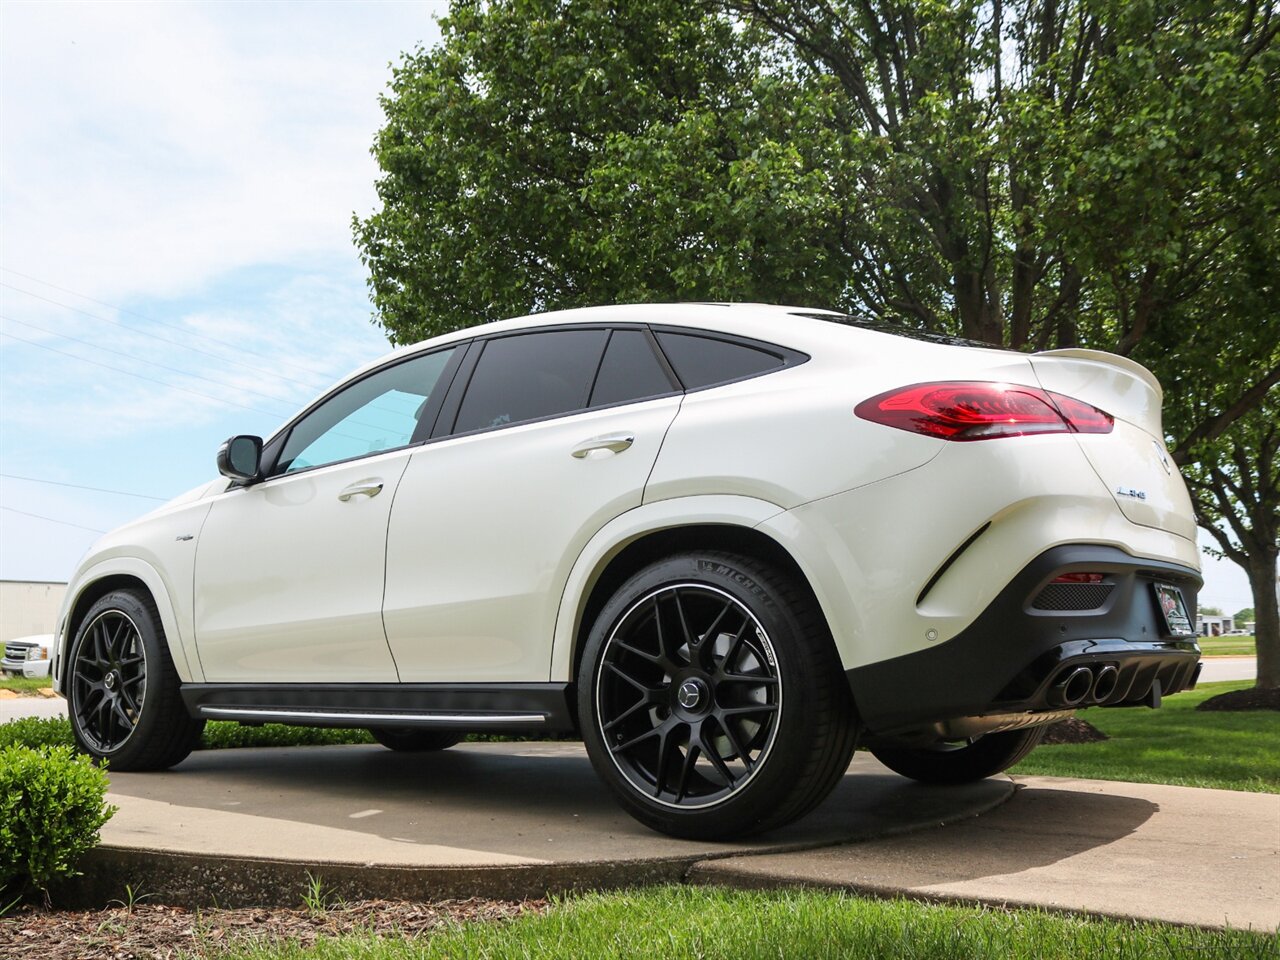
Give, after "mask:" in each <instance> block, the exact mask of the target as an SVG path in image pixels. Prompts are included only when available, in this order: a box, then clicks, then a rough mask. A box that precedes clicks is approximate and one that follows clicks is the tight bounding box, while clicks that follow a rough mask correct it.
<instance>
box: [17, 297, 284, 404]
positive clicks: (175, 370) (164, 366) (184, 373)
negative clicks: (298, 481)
mask: <svg viewBox="0 0 1280 960" xmlns="http://www.w3.org/2000/svg"><path fill="white" fill-rule="evenodd" d="M0 320H8V321H9V322H10V323H20V324H22V326H24V327H30V328H31V329H32V330H39V331H40V332H41V333H48V334H52V335H53V336H55V337H61V338H62V339H64V340H72V341H74V342H75V343H81V344H84V345H85V346H86V347H92V348H93V349H94V350H100V351H102V352H103V353H111V354H114V355H115V356H117V357H124V358H125V359H126V360H134V361H136V362H138V363H145V364H146V365H147V366H150V367H159V368H160V369H161V370H168V371H169V372H170V373H177V374H181V375H182V376H184V377H192V378H193V379H196V380H203V381H204V382H205V383H212V384H213V385H214V386H215V387H224V388H225V389H227V390H236V391H238V392H240V393H252V394H253V395H254V396H255V397H262V399H264V400H270V401H271V402H272V403H288V402H289V401H288V400H283V399H281V398H280V397H273V396H271V395H270V394H267V393H262V392H261V391H260V390H252V389H250V388H249V387H238V386H236V385H235V384H231V383H227V382H225V381H223V380H214V379H213V378H211V377H205V376H201V375H200V374H198V373H192V372H191V371H190V370H183V369H182V368H180V367H170V366H168V365H167V364H163V363H158V362H156V361H155V360H147V359H145V358H143V357H139V356H135V355H134V354H132V353H125V352H123V351H121V350H112V349H111V348H110V347H104V346H102V345H101V344H97V343H93V342H92V341H89V340H81V339H80V338H79V337H73V336H71V334H69V333H59V332H58V331H57V330H50V329H49V328H48V327H41V326H39V325H37V324H34V323H28V322H27V321H26V320H19V319H18V318H17V317H11V316H9V315H8V314H4V313H0ZM143 336H145V334H143ZM277 416H280V417H285V416H288V414H285V413H280V414H277Z"/></svg>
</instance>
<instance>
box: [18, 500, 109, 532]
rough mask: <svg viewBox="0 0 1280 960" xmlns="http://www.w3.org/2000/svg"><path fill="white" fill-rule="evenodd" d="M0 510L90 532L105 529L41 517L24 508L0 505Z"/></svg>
mask: <svg viewBox="0 0 1280 960" xmlns="http://www.w3.org/2000/svg"><path fill="white" fill-rule="evenodd" d="M0 510H7V511H9V513H20V514H22V516H24V517H35V518H36V519H37V520H47V521H48V522H49V523H60V524H62V525H63V526H64V527H78V528H79V529H81V530H88V531H89V532H90V533H106V532H107V531H105V530H99V529H98V528H97V527H86V526H85V525H84V524H82V523H72V522H71V521H70V520H56V519H54V518H53V517H42V516H41V515H40V514H38V513H27V511H25V510H15V509H14V508H13V507H5V506H0Z"/></svg>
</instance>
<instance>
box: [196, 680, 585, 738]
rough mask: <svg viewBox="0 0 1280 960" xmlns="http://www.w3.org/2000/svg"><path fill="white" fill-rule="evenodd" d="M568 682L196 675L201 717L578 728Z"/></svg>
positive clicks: (316, 723)
mask: <svg viewBox="0 0 1280 960" xmlns="http://www.w3.org/2000/svg"><path fill="white" fill-rule="evenodd" d="M572 686H573V685H572V684H568V683H493V684H488V683H464V684H447V683H308V684H302V683H252V684H236V683H190V684H184V685H183V687H182V699H183V701H184V702H185V703H186V706H187V711H188V712H189V713H190V714H191V715H192V716H193V717H203V718H205V719H207V720H238V721H239V722H241V723H248V724H261V723H287V724H294V725H296V726H305V727H425V728H442V729H450V730H466V731H473V730H474V731H484V732H489V733H515V734H535V733H557V734H563V733H573V732H575V730H576V729H577V725H576V723H575V722H574V717H573V710H572V704H573V689H572Z"/></svg>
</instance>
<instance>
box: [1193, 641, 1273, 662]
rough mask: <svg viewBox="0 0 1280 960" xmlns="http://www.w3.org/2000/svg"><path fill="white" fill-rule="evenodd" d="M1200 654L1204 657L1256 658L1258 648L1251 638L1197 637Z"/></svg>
mask: <svg viewBox="0 0 1280 960" xmlns="http://www.w3.org/2000/svg"><path fill="white" fill-rule="evenodd" d="M1196 639H1197V640H1198V641H1199V643H1200V652H1201V653H1202V654H1204V655H1205V656H1206V657H1256V656H1257V655H1258V647H1257V645H1256V644H1255V643H1254V638H1253V637H1197V638H1196Z"/></svg>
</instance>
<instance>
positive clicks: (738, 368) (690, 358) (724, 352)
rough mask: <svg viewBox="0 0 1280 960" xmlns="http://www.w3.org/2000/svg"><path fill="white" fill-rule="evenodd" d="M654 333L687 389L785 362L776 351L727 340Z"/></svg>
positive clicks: (726, 379) (778, 365)
mask: <svg viewBox="0 0 1280 960" xmlns="http://www.w3.org/2000/svg"><path fill="white" fill-rule="evenodd" d="M655 336H657V338H658V343H659V344H661V345H662V352H663V353H665V354H666V355H667V360H668V361H669V362H670V364H671V366H672V367H673V368H674V369H675V371H676V376H678V377H679V378H680V381H681V383H683V384H684V388H685V389H686V390H696V389H698V388H699V387H708V386H710V385H711V384H713V383H724V382H726V381H728V380H739V379H741V378H743V377H751V376H755V375H756V374H760V373H765V372H767V371H769V370H774V369H777V368H779V367H783V366H786V363H787V361H786V359H785V358H784V357H783V356H781V355H779V354H776V353H771V352H769V351H767V350H761V349H757V348H756V347H751V346H747V345H746V344H743V343H736V342H733V341H730V340H720V339H715V338H712V337H705V336H699V335H697V334H688V333H672V332H670V331H655Z"/></svg>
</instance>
